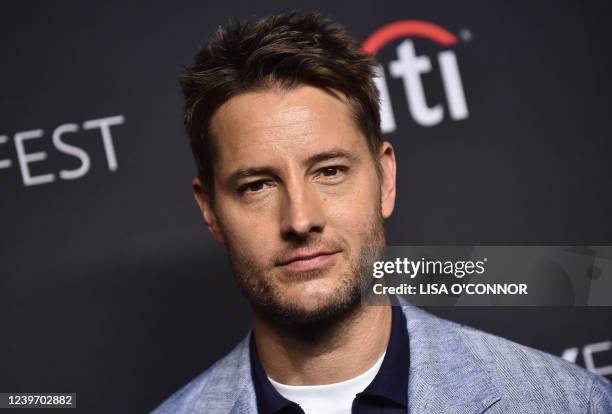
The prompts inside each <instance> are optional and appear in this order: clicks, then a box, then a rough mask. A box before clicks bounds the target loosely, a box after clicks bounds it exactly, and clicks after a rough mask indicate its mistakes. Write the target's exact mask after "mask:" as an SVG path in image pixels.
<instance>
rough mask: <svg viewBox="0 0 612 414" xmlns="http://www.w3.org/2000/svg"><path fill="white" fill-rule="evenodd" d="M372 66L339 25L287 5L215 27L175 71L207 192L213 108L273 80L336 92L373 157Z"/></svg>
mask: <svg viewBox="0 0 612 414" xmlns="http://www.w3.org/2000/svg"><path fill="white" fill-rule="evenodd" d="M375 65H376V63H375V61H374V59H373V57H372V56H371V55H369V54H367V53H365V52H364V51H362V49H361V47H360V46H359V44H358V43H357V42H356V41H355V40H353V39H352V38H351V37H350V36H349V35H348V33H347V32H346V29H345V28H344V27H342V26H341V25H339V24H338V23H335V22H333V21H332V20H330V19H328V18H325V17H322V16H321V15H319V14H305V15H300V14H298V13H297V12H295V11H290V12H282V13H278V14H275V15H272V16H269V17H267V18H265V19H261V20H258V21H249V22H238V23H235V22H230V23H229V24H227V25H226V26H219V27H218V29H217V31H216V33H215V34H214V36H213V37H212V39H211V40H210V42H209V43H208V45H206V46H204V47H202V48H201V49H200V50H199V51H198V52H197V53H196V55H195V57H194V63H193V65H192V66H190V67H188V68H187V69H185V71H184V72H183V73H182V75H181V77H180V83H181V86H182V91H183V95H184V97H185V113H184V122H185V127H186V130H187V134H188V136H189V143H190V145H191V150H192V152H193V155H194V157H195V160H196V165H197V168H198V175H199V176H200V179H201V180H202V181H203V183H204V185H205V187H206V190H207V192H210V193H211V194H212V193H213V192H214V181H213V176H214V175H213V161H214V156H215V146H214V142H213V141H214V140H213V139H211V130H210V121H211V119H212V117H213V115H214V113H215V111H216V110H217V109H218V108H219V107H220V106H221V105H222V104H223V103H225V102H226V101H228V100H229V99H230V98H232V97H234V96H236V95H239V94H241V93H245V92H250V91H256V90H262V89H266V88H269V87H272V86H280V87H282V88H292V87H296V86H300V85H310V86H315V87H318V88H321V89H324V90H326V91H329V92H333V91H337V92H340V93H341V94H342V95H344V96H345V97H346V99H347V102H348V104H349V106H350V107H351V110H352V114H353V117H354V119H355V121H356V123H357V126H358V127H359V128H360V130H361V131H362V133H363V134H364V135H365V137H366V139H367V144H368V147H369V150H370V152H371V154H372V156H373V158H374V159H375V160H377V153H378V150H379V149H380V145H381V143H382V137H381V131H380V114H379V96H378V90H377V88H376V85H375V84H374V81H373V76H374V73H375V72H374V70H375ZM377 165H378V162H377Z"/></svg>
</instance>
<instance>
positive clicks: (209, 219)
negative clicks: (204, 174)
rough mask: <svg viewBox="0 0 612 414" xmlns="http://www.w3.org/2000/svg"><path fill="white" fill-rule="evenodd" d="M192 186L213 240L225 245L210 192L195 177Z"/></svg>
mask: <svg viewBox="0 0 612 414" xmlns="http://www.w3.org/2000/svg"><path fill="white" fill-rule="evenodd" d="M191 185H192V186H193V195H194V198H195V201H196V203H198V207H200V211H201V212H202V217H203V218H204V222H205V223H206V226H208V231H210V234H212V236H213V238H214V239H215V240H216V241H217V242H219V243H225V238H224V237H223V233H222V232H221V227H220V226H219V221H218V220H217V215H216V214H215V210H214V209H213V206H212V200H211V198H210V194H209V192H208V191H207V190H206V188H205V187H204V184H202V181H201V180H200V178H199V177H194V179H193V180H192V182H191Z"/></svg>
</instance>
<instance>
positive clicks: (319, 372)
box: [253, 304, 391, 385]
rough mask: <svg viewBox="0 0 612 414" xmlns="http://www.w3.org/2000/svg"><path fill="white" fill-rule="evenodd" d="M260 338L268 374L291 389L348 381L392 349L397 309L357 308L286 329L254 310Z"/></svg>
mask: <svg viewBox="0 0 612 414" xmlns="http://www.w3.org/2000/svg"><path fill="white" fill-rule="evenodd" d="M253 322H254V335H255V342H256V344H257V350H258V354H259V359H260V360H261V364H262V365H263V368H264V370H265V371H266V374H267V375H268V376H269V377H270V378H272V379H273V380H275V381H276V382H280V383H282V384H287V385H323V384H333V383H336V382H340V381H346V380H348V379H350V378H353V377H356V376H357V375H359V374H361V373H363V372H365V371H367V369H368V368H370V367H371V366H372V365H374V363H375V362H376V361H377V360H378V358H380V356H381V355H382V354H383V353H384V352H385V350H386V349H387V344H388V343H389V336H390V335H391V307H390V306H365V305H361V304H359V305H357V306H356V307H355V308H354V309H353V310H351V311H350V312H347V313H346V314H345V315H342V316H339V317H337V318H333V319H329V320H325V321H321V322H317V323H314V324H309V325H296V324H291V325H289V324H283V323H281V322H279V321H276V320H273V318H270V317H269V316H268V315H266V314H264V313H262V312H260V311H257V310H254V311H253Z"/></svg>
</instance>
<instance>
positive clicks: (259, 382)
mask: <svg viewBox="0 0 612 414" xmlns="http://www.w3.org/2000/svg"><path fill="white" fill-rule="evenodd" d="M249 353H250V357H251V376H252V378H253V386H254V387H255V395H256V398H257V412H259V413H276V412H279V411H281V410H283V409H285V408H288V407H292V406H296V407H297V406H298V405H297V404H296V403H294V402H292V401H289V400H288V399H286V398H285V397H283V396H282V395H280V394H279V392H278V391H276V389H275V388H274V386H273V385H272V383H271V382H270V380H269V379H268V376H267V375H266V372H265V371H264V369H263V367H262V366H261V361H260V360H259V354H258V353H257V345H256V344H255V335H253V334H251V340H250V342H249Z"/></svg>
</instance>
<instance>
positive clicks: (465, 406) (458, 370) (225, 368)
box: [153, 305, 612, 414]
mask: <svg viewBox="0 0 612 414" xmlns="http://www.w3.org/2000/svg"><path fill="white" fill-rule="evenodd" d="M403 311H404V313H405V315H406V320H407V325H408V336H409V341H410V373H409V379H408V389H407V390H406V392H407V393H408V412H409V413H412V414H416V413H428V414H429V413H432V414H438V413H456V414H460V413H461V414H477V413H484V412H486V413H487V414H496V413H521V414H527V413H554V414H561V413H599V414H604V413H605V414H611V413H612V385H611V384H610V382H609V381H608V380H607V379H605V378H603V377H601V376H598V375H595V374H592V373H590V372H588V371H586V370H584V369H582V368H580V367H578V366H577V365H574V364H571V363H569V362H567V361H564V360H562V359H560V358H558V357H555V356H552V355H549V354H545V353H543V352H541V351H537V350H535V349H532V348H528V347H525V346H522V345H518V344H516V343H513V342H511V341H508V340H506V339H503V338H500V337H497V336H494V335H490V334H487V333H484V332H482V331H478V330H476V329H473V328H469V327H466V326H462V325H459V324H456V323H454V322H450V321H447V320H444V319H440V318H438V317H436V316H434V315H432V314H430V313H427V312H425V311H423V310H421V309H419V308H416V307H414V306H410V305H408V306H403ZM153 413H154V414H187V413H189V414H196V413H197V414H200V413H207V414H208V413H213V414H217V413H219V414H224V413H232V414H238V413H242V414H244V413H257V403H256V400H255V390H254V388H253V382H252V380H251V365H250V360H249V338H248V336H247V338H245V339H244V340H243V341H242V342H241V343H239V344H238V346H236V348H234V350H232V351H231V352H230V353H229V354H228V355H227V356H225V357H224V358H222V359H221V360H219V361H217V362H216V363H215V364H214V365H213V366H212V367H210V368H209V369H208V370H206V371H205V372H204V373H202V374H200V375H199V376H198V377H196V378H195V379H194V380H193V381H191V382H190V383H189V384H187V385H186V386H184V387H183V388H182V389H181V390H179V391H177V392H176V393H175V394H174V395H172V396H171V397H170V398H168V400H166V401H165V402H164V403H163V404H161V405H160V406H159V407H157V408H156V409H155V410H154V411H153Z"/></svg>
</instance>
